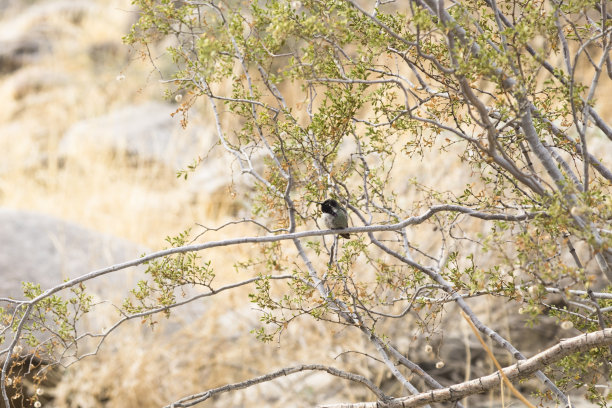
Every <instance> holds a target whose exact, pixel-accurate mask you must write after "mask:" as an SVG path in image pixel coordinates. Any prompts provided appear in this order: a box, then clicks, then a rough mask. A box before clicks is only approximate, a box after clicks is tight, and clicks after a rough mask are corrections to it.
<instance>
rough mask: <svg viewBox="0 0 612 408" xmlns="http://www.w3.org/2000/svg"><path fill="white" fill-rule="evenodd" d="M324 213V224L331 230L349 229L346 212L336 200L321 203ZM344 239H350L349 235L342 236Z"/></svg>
mask: <svg viewBox="0 0 612 408" xmlns="http://www.w3.org/2000/svg"><path fill="white" fill-rule="evenodd" d="M321 211H322V212H323V222H324V223H325V226H326V227H327V228H329V229H343V228H348V216H347V214H346V210H345V209H344V208H342V206H341V205H340V204H338V202H337V201H336V200H332V199H329V200H325V201H323V202H322V203H321ZM340 236H341V237H342V238H347V239H348V238H350V235H349V234H340Z"/></svg>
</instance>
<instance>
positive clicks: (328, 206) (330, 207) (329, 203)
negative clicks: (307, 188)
mask: <svg viewBox="0 0 612 408" xmlns="http://www.w3.org/2000/svg"><path fill="white" fill-rule="evenodd" d="M338 208H340V204H338V202H337V201H336V200H332V199H329V200H325V201H323V202H322V203H321V211H323V212H324V213H326V214H332V215H334V214H336V212H337V210H338Z"/></svg>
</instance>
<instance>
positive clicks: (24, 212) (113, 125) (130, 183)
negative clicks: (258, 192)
mask: <svg viewBox="0 0 612 408" xmlns="http://www.w3.org/2000/svg"><path fill="white" fill-rule="evenodd" d="M137 16H138V15H137V13H136V11H135V10H134V9H133V7H132V5H131V4H130V1H129V0H78V1H77V0H64V1H61V0H0V101H1V102H0V157H1V158H2V160H0V276H2V279H3V284H2V290H1V293H0V297H2V296H13V297H19V296H20V294H21V293H22V292H21V281H24V280H26V281H35V282H39V283H41V286H42V288H43V289H46V288H49V287H52V286H54V285H57V284H58V283H60V282H61V281H62V280H64V279H67V278H74V277H77V276H80V275H82V274H84V273H87V272H90V271H92V270H94V269H96V268H101V267H105V266H109V265H112V264H114V263H117V262H121V261H125V260H129V259H134V258H137V257H138V256H139V255H141V254H142V253H144V252H150V251H154V250H159V249H162V248H163V247H165V246H167V243H166V242H165V241H164V239H165V237H167V236H173V235H176V234H178V233H180V232H181V231H184V230H185V229H187V228H193V231H194V234H193V235H197V233H199V232H202V228H201V227H199V226H198V224H202V225H207V226H210V227H213V226H218V225H221V224H223V223H225V222H227V221H229V220H232V219H235V218H236V217H238V218H240V217H243V216H248V215H249V208H248V205H246V204H245V203H244V202H243V200H241V198H240V197H241V196H240V194H237V191H239V190H240V189H239V188H236V185H235V184H234V185H233V182H235V183H239V182H240V181H239V180H237V179H236V180H234V179H233V177H232V174H231V173H230V172H228V171H227V169H228V166H229V165H230V164H231V163H230V162H228V160H227V158H224V157H223V156H222V155H221V154H220V152H217V151H216V150H215V149H214V146H215V133H214V126H213V123H212V122H211V118H210V116H209V115H208V113H207V111H206V107H205V106H204V105H203V104H202V105H200V103H201V102H196V104H195V105H194V106H193V107H192V110H191V111H190V113H189V117H188V119H189V121H188V124H187V126H182V124H181V119H183V116H182V114H181V112H179V109H180V107H181V96H178V97H177V95H167V94H166V86H165V85H164V84H163V83H161V82H160V79H161V78H162V75H160V73H161V72H163V71H164V70H165V69H168V70H169V69H170V66H169V65H167V64H169V61H167V60H166V59H165V58H164V57H163V50H164V48H165V45H164V44H163V43H159V44H155V45H154V47H153V48H152V49H151V55H146V54H142V53H141V52H137V51H135V50H133V49H130V48H129V47H127V46H126V45H124V44H123V43H122V40H121V38H122V36H124V35H125V34H127V33H128V31H129V29H130V26H131V24H132V23H134V22H135V21H136V19H137ZM149 58H153V60H154V61H155V64H156V67H153V66H152V64H151V61H150V60H149ZM158 70H160V71H161V72H160V71H158ZM168 72H169V71H168ZM198 158H201V159H203V161H202V164H201V165H200V166H199V167H198V170H197V171H196V172H195V173H194V174H191V175H190V176H189V177H188V179H187V180H183V179H182V178H177V171H179V170H181V169H185V168H186V167H187V166H188V165H190V164H192V163H193V162H194V160H197V159H198ZM424 163H425V164H424V166H437V164H436V163H437V162H436V161H435V160H424ZM428 163H429V164H428ZM414 165H415V166H421V163H415V164H414ZM445 165H446V166H448V168H445V169H441V170H440V171H439V172H438V174H436V172H434V171H432V172H431V174H432V175H434V176H435V177H439V180H444V182H446V183H447V184H448V185H452V184H453V183H454V180H453V177H449V176H448V175H449V174H450V172H449V169H452V174H453V176H455V177H461V178H466V177H469V174H467V173H460V172H459V170H458V169H457V168H456V167H453V166H454V164H453V163H452V162H450V161H449V162H446V163H445ZM414 173H415V174H417V173H419V174H429V173H430V172H428V171H423V169H422V168H421V171H420V172H418V171H415V172H414ZM247 187H248V186H247ZM247 228H248V227H245V226H243V225H241V226H237V227H235V228H229V229H226V230H224V232H223V233H215V232H208V233H207V235H206V239H207V240H212V239H219V238H221V237H226V238H227V237H235V236H239V235H241V234H248V233H254V232H255V230H248V229H247ZM255 250H256V249H254V248H253V247H236V248H233V249H232V250H231V251H227V250H223V251H218V252H211V253H207V254H206V260H211V261H212V262H213V266H214V267H215V268H216V272H217V276H218V279H216V282H217V284H219V285H221V284H224V283H229V282H236V281H239V280H241V279H246V278H248V277H250V276H248V275H244V271H242V272H237V271H236V270H235V269H234V268H233V266H232V265H233V264H234V263H235V262H237V261H240V260H246V259H247V258H248V257H249V255H250V252H251V251H255ZM142 276H143V270H142V268H141V269H134V270H126V271H121V272H119V273H116V274H113V275H111V276H108V277H107V278H104V279H101V280H100V281H101V282H92V283H91V284H89V286H88V288H89V289H90V290H92V291H93V293H94V294H95V295H96V301H99V302H102V301H106V300H109V301H112V302H115V303H116V304H120V302H121V299H122V298H123V297H125V296H127V295H128V291H129V289H130V288H131V287H133V285H134V283H135V282H136V281H137V280H138V279H139V278H141V277H142ZM249 291H250V288H242V289H238V290H235V291H232V292H231V293H230V292H227V293H224V294H221V295H218V296H215V297H214V298H209V299H203V300H200V301H198V302H196V303H194V304H191V305H189V306H188V307H186V308H182V309H181V310H180V311H177V312H176V313H174V314H173V315H172V318H171V319H170V320H165V319H164V318H162V317H160V319H159V323H158V324H157V325H156V327H155V330H152V329H151V328H150V327H148V326H146V325H141V323H140V322H139V321H132V322H128V323H127V324H125V325H123V326H121V327H120V328H119V329H117V330H116V331H114V332H113V333H111V335H110V336H109V337H108V338H107V339H106V341H105V343H104V345H103V346H102V348H101V349H100V351H99V352H98V354H97V355H96V356H92V357H88V358H86V359H84V360H82V361H80V362H78V363H76V364H74V365H71V366H70V367H68V368H67V369H62V370H57V372H54V373H53V375H50V376H49V379H48V381H46V382H44V383H43V385H42V387H41V388H40V393H41V401H42V402H43V406H57V407H133V406H140V407H156V406H163V405H166V404H169V403H171V402H172V401H174V400H176V399H178V398H181V397H183V396H186V395H189V394H192V393H195V392H202V391H205V390H208V389H210V388H214V387H217V386H220V385H224V384H226V383H233V382H238V381H243V380H246V379H248V378H252V377H255V376H257V375H262V374H265V373H268V372H271V371H274V370H276V369H279V368H282V367H286V366H290V365H295V364H299V363H321V364H329V365H335V366H340V362H342V363H343V367H344V368H345V369H350V370H352V371H353V372H356V373H359V374H362V375H366V376H368V377H370V378H374V379H376V381H375V382H377V383H378V384H382V385H383V388H384V389H385V391H386V392H387V393H389V394H394V393H396V394H401V393H402V391H401V390H399V389H394V388H393V387H398V385H397V383H396V381H395V380H394V379H392V378H390V377H389V372H388V370H387V369H386V368H385V367H384V366H383V365H382V364H378V363H377V362H376V361H374V360H372V359H369V358H366V357H365V356H358V355H356V354H350V353H348V354H346V353H345V352H346V351H347V350H351V349H353V350H361V349H365V350H368V348H371V346H370V345H368V342H367V340H366V339H364V338H363V337H362V336H361V335H360V334H359V333H358V332H357V331H355V330H354V329H342V328H341V327H340V326H337V325H335V326H334V325H329V324H325V323H322V322H313V321H312V319H304V320H303V321H302V322H301V323H300V324H294V325H293V326H289V327H288V329H287V330H285V331H284V332H283V334H282V336H281V339H280V341H279V342H276V343H273V344H262V343H260V342H258V341H257V340H256V339H255V336H254V335H253V334H251V333H250V331H251V330H253V329H256V328H257V327H259V325H260V323H259V320H258V319H259V315H258V313H257V311H256V310H253V308H252V307H251V306H250V304H249V303H248V301H247V299H248V298H247V294H248V292H249ZM483 307H484V309H485V310H487V312H486V313H487V317H488V319H487V320H489V321H494V322H497V324H498V325H499V326H503V327H505V328H506V330H505V331H503V330H502V334H504V335H508V334H509V332H510V329H509V327H510V323H509V322H508V320H506V317H507V316H506V315H505V314H503V310H492V309H491V308H490V307H486V305H485V306H483ZM498 313H499V315H498ZM500 316H501V317H500ZM118 317H119V314H118V312H117V310H116V309H115V308H114V307H112V306H111V305H110V303H109V304H107V303H101V304H100V305H99V309H98V312H97V313H96V315H95V317H93V316H92V317H91V318H89V320H87V321H86V323H85V324H88V325H90V327H91V330H92V331H99V330H101V329H105V328H108V327H110V326H111V325H112V324H113V323H114V322H115V321H116V320H117V319H118ZM315 323H316V324H315ZM440 326H442V327H445V329H447V330H450V332H451V334H449V335H447V337H446V346H448V347H446V348H445V349H444V350H440V349H438V348H436V347H434V348H433V350H432V349H431V348H427V349H426V348H421V346H423V345H424V344H425V342H424V341H416V339H413V338H405V336H404V338H402V337H401V336H400V337H398V339H397V341H399V344H398V347H399V348H400V349H402V350H408V349H411V348H412V351H411V356H413V357H414V358H415V360H416V361H417V362H419V363H420V364H421V365H422V366H423V368H425V369H426V370H430V372H437V373H438V374H439V378H440V379H448V380H449V381H460V380H461V379H462V378H461V376H459V377H457V376H458V375H459V374H458V373H459V372H462V370H461V369H459V370H458V369H457V368H458V367H465V365H466V360H465V359H466V355H467V358H468V359H472V361H471V363H472V364H474V369H473V370H474V371H473V372H472V378H473V377H474V376H475V375H476V373H478V370H480V369H482V373H488V372H491V371H492V364H491V363H490V362H489V361H487V359H486V358H485V357H484V356H483V352H482V350H481V348H480V346H479V345H478V344H476V343H475V340H474V339H473V338H472V339H471V340H468V337H469V329H468V328H467V326H466V325H464V324H462V323H461V322H446V323H442V322H440ZM542 327H543V328H544V329H542V328H539V329H538V330H542V332H541V333H534V332H533V331H532V332H531V333H530V339H531V340H532V341H533V342H534V344H540V341H539V340H538V337H537V336H539V335H541V336H544V337H546V336H548V335H549V333H547V332H546V325H543V326H542ZM396 330H397V331H399V332H401V328H397V329H396ZM554 330H556V329H554ZM514 335H515V336H516V337H520V336H521V335H520V333H516V332H515V334H514ZM421 340H422V339H421ZM402 342H404V343H405V344H402ZM428 343H429V340H428ZM434 345H435V343H434ZM439 361H445V364H443V365H442V366H441V367H440V368H439V369H434V368H433V367H435V366H436V363H437V362H439ZM501 362H502V364H504V363H506V361H501ZM507 362H509V361H507ZM467 363H470V361H467ZM435 370H437V371H435ZM468 375H469V374H468ZM385 384H387V385H385ZM31 391H32V390H31ZM33 391H34V392H35V391H36V390H33ZM374 399H375V398H374V396H373V395H372V394H370V393H368V392H366V391H364V389H363V388H361V387H349V386H347V383H346V382H344V381H341V380H338V379H336V378H334V377H331V376H329V375H327V374H319V373H309V374H303V375H299V376H293V377H289V378H282V379H281V380H277V381H274V382H271V383H266V384H263V385H261V386H258V387H253V388H249V389H248V390H246V391H239V392H235V393H230V394H223V395H221V396H220V397H218V398H217V399H215V400H214V401H212V402H209V403H207V404H204V405H205V406H227V407H241V406H246V405H249V406H252V405H255V406H262V407H263V406H269V407H285V406H314V405H316V404H317V403H326V402H339V401H347V402H348V401H371V400H374ZM498 399H499V392H498V391H496V392H495V393H491V394H490V395H489V396H485V398H484V399H482V398H481V399H480V400H479V404H481V405H483V406H497V404H498V403H497V402H496V401H498ZM476 405H477V404H476V403H472V404H471V405H470V404H466V406H472V407H473V406H476ZM0 406H1V405H0Z"/></svg>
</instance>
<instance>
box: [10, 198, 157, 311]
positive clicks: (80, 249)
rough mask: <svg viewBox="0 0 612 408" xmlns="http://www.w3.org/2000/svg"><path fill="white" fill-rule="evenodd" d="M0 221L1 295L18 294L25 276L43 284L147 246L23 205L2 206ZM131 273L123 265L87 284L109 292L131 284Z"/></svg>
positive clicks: (94, 289) (20, 295)
mask: <svg viewBox="0 0 612 408" xmlns="http://www.w3.org/2000/svg"><path fill="white" fill-rule="evenodd" d="M0 225H2V228H0V274H1V276H2V280H3V282H2V286H1V288H0V297H11V298H15V299H22V298H23V291H22V289H21V288H22V282H23V281H28V282H36V283H40V285H41V288H42V289H43V290H45V289H48V288H50V287H53V286H56V285H58V284H60V283H61V282H62V281H64V280H65V279H70V278H75V277H78V276H80V275H83V274H85V273H87V272H90V271H92V270H95V269H98V268H103V267H106V266H109V265H113V264H116V263H119V262H123V261H127V260H129V259H134V258H138V256H140V255H141V254H143V253H144V252H145V248H144V247H143V246H141V245H137V244H134V243H132V242H129V241H127V240H124V239H121V238H117V237H113V236H111V235H108V234H102V233H100V232H97V231H93V230H90V229H87V228H83V227H81V226H79V225H76V224H74V223H71V222H67V221H63V220H60V219H57V218H53V217H50V216H46V215H42V214H37V213H32V212H27V211H20V210H11V209H0ZM134 274H135V272H134V270H123V271H119V272H115V273H113V274H111V275H110V276H107V277H106V278H104V279H98V280H96V281H91V282H88V283H86V285H87V287H88V288H89V289H90V290H91V291H92V292H94V293H95V294H97V295H98V296H100V297H105V298H108V297H112V295H113V294H115V293H117V288H125V287H131V286H132V285H133V284H134V281H135V278H136V277H135V276H134Z"/></svg>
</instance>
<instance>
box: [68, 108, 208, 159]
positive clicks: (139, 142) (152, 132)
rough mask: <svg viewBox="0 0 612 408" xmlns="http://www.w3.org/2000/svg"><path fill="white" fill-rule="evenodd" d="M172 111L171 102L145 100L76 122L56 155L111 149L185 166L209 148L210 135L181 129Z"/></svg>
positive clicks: (100, 151) (99, 152) (199, 131)
mask: <svg viewBox="0 0 612 408" xmlns="http://www.w3.org/2000/svg"><path fill="white" fill-rule="evenodd" d="M175 111H176V107H175V106H173V105H169V104H167V103H161V102H148V103H145V104H143V105H138V106H126V107H123V108H121V109H118V110H115V111H113V112H110V113H109V114H107V115H104V116H100V117H98V118H94V119H87V120H83V121H80V122H77V123H76V124H74V125H73V126H72V127H71V128H70V129H69V130H68V132H66V134H65V135H64V137H63V138H62V140H61V141H60V145H59V155H60V157H61V156H63V157H82V156H85V153H86V152H90V153H94V154H96V153H97V154H101V153H103V152H107V153H108V152H112V153H115V154H126V155H128V156H132V157H134V158H136V159H137V160H138V161H156V162H159V163H163V164H165V165H167V166H169V167H172V168H175V169H178V168H183V167H186V166H187V165H189V164H190V163H192V162H193V160H194V159H195V158H196V157H197V156H198V153H200V152H202V151H205V146H206V145H208V147H210V144H211V138H212V137H211V133H210V132H208V131H207V130H206V129H203V128H187V129H183V128H182V126H181V124H180V121H179V119H178V118H173V117H172V116H171V114H172V113H173V112H175Z"/></svg>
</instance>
